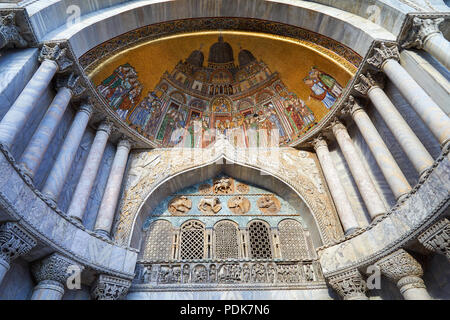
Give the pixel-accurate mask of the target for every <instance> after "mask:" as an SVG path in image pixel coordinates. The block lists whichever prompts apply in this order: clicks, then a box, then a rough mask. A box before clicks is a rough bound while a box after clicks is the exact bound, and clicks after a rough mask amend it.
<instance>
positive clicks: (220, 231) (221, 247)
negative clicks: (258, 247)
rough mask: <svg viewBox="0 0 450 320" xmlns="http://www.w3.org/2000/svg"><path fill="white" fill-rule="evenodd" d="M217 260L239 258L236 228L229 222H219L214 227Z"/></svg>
mask: <svg viewBox="0 0 450 320" xmlns="http://www.w3.org/2000/svg"><path fill="white" fill-rule="evenodd" d="M214 234H215V240H216V241H215V255H216V258H217V259H233V258H235V259H237V258H239V243H238V228H237V226H236V224H234V223H233V222H231V221H220V222H218V223H217V224H216V225H215V227H214Z"/></svg>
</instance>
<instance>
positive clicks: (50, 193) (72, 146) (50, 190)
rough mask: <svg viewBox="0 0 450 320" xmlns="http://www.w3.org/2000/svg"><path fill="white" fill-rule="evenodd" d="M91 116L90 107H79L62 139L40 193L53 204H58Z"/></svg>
mask: <svg viewBox="0 0 450 320" xmlns="http://www.w3.org/2000/svg"><path fill="white" fill-rule="evenodd" d="M91 114H92V106H90V105H83V106H81V107H80V109H79V110H78V112H77V114H76V115H75V118H74V120H73V122H72V125H71V126H70V129H69V132H68V133H67V135H66V138H65V139H64V143H63V145H62V147H61V150H60V151H59V154H58V157H57V158H56V161H55V163H54V164H53V167H52V170H51V171H50V173H49V175H48V177H47V180H46V181H45V185H44V188H43V189H42V193H43V194H45V195H46V196H47V197H49V198H50V199H51V200H53V201H55V202H58V198H59V195H60V193H61V191H62V188H63V186H64V183H65V181H66V178H67V175H68V174H69V171H70V168H71V167H72V163H73V161H74V159H75V155H76V152H77V150H78V147H79V146H80V142H81V139H82V138H83V134H84V132H85V130H86V126H87V125H88V122H89V118H90V117H91Z"/></svg>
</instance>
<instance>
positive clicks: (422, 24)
mask: <svg viewBox="0 0 450 320" xmlns="http://www.w3.org/2000/svg"><path fill="white" fill-rule="evenodd" d="M442 22H444V18H434V19H433V18H428V19H427V18H420V17H414V18H413V22H412V28H411V30H410V34H409V36H408V38H407V39H406V41H405V42H404V43H403V45H402V47H403V48H417V49H423V45H424V44H425V42H426V41H427V40H428V39H429V38H430V37H431V36H433V35H436V34H439V33H442V32H441V30H439V25H440V24H441V23H442Z"/></svg>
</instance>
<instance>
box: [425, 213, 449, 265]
mask: <svg viewBox="0 0 450 320" xmlns="http://www.w3.org/2000/svg"><path fill="white" fill-rule="evenodd" d="M418 240H419V242H420V243H421V244H422V245H423V246H424V247H425V248H427V249H428V250H430V251H435V252H437V253H440V254H443V255H445V256H446V257H447V259H449V260H450V221H449V220H448V219H447V218H444V219H442V220H440V221H438V222H437V223H435V224H433V225H432V226H431V227H429V228H428V229H427V230H426V231H425V232H423V233H422V234H421V235H420V236H419V237H418Z"/></svg>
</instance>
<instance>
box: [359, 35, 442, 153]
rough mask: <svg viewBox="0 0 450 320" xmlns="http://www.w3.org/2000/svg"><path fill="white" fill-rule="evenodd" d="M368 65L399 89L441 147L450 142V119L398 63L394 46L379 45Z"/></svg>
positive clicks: (397, 54)
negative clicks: (381, 72)
mask: <svg viewBox="0 0 450 320" xmlns="http://www.w3.org/2000/svg"><path fill="white" fill-rule="evenodd" d="M375 50H376V53H375V55H374V56H373V57H372V58H370V59H368V63H370V64H372V65H373V66H375V67H377V68H379V69H380V70H382V71H383V72H384V73H385V74H386V75H387V76H388V78H389V79H390V80H391V81H392V82H393V83H394V85H395V86H396V87H397V88H398V89H399V91H400V92H401V94H402V95H403V97H404V98H405V99H406V101H408V103H409V104H410V105H411V107H412V108H413V109H414V110H415V111H416V112H417V114H418V115H419V117H420V118H421V119H422V120H423V122H424V123H425V124H426V125H427V127H428V128H429V129H430V131H431V132H432V133H433V135H434V136H435V137H436V139H437V140H438V141H439V143H440V144H441V145H445V144H446V143H447V142H449V141H450V118H449V117H448V116H447V115H446V114H445V112H444V111H442V109H441V108H439V106H438V105H437V104H436V102H434V101H433V100H432V99H431V97H430V96H429V95H428V94H427V93H426V92H425V91H424V90H423V89H422V87H421V86H419V84H418V83H417V82H416V81H415V80H414V79H413V78H412V77H411V76H410V75H409V73H408V72H407V71H406V70H405V69H404V68H403V67H402V66H401V65H400V64H399V63H398V60H399V59H400V58H399V53H398V49H397V46H396V45H391V46H386V45H385V44H383V43H382V44H381V46H380V48H376V49H375Z"/></svg>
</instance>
